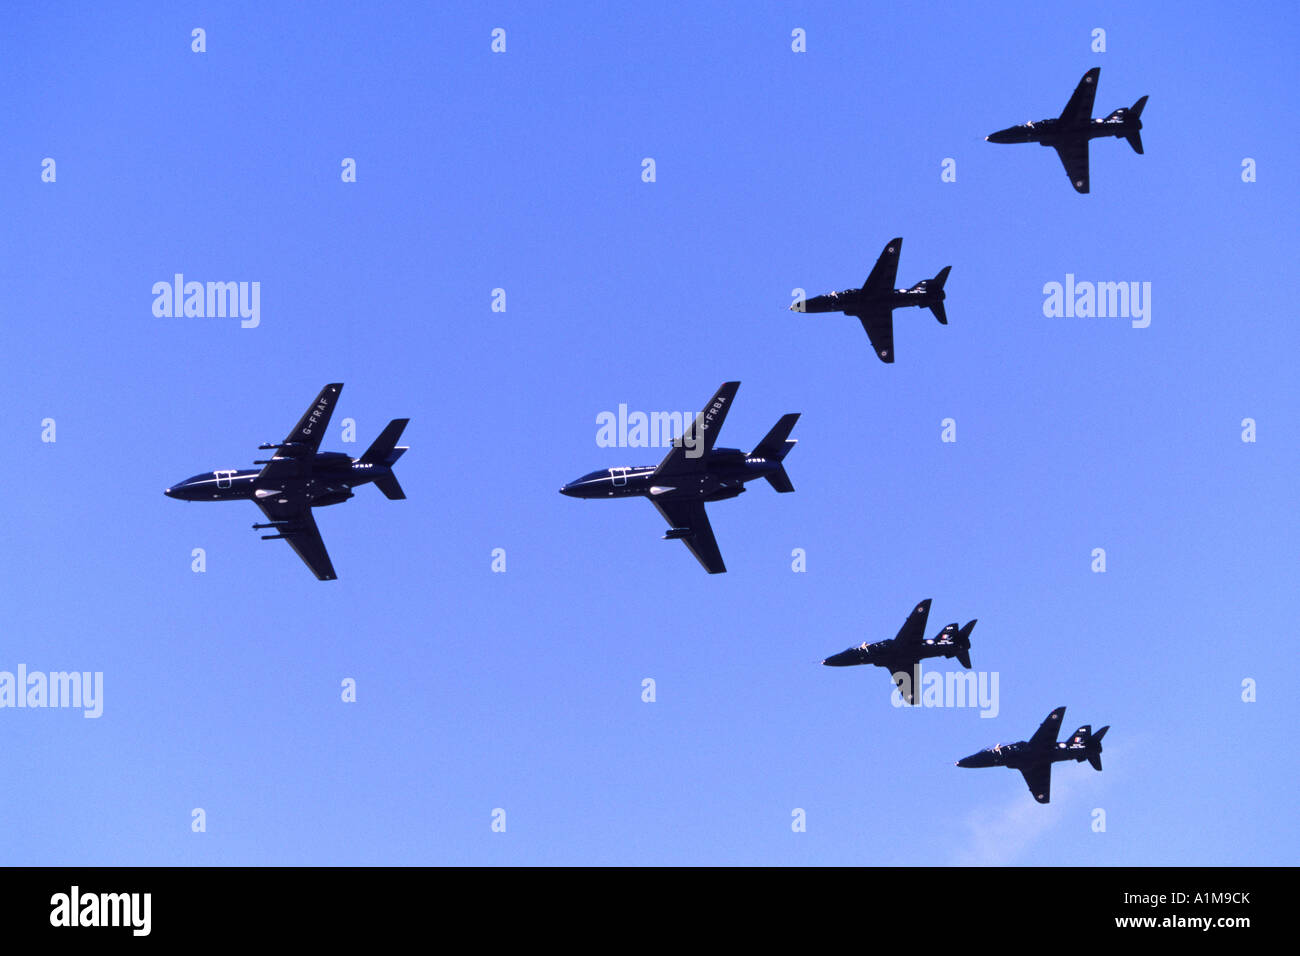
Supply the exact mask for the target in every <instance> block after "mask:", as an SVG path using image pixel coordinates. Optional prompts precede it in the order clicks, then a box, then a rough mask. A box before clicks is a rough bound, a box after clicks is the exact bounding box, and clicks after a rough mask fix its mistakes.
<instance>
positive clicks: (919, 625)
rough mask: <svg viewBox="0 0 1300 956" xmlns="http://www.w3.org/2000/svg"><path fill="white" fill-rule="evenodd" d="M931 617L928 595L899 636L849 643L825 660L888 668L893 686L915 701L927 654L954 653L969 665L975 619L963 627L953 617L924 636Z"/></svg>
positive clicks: (837, 664) (829, 664)
mask: <svg viewBox="0 0 1300 956" xmlns="http://www.w3.org/2000/svg"><path fill="white" fill-rule="evenodd" d="M929 618H930V599H929V598H926V599H925V600H924V601H922V602H921V603H920V604H918V605H917V606H916V609H915V610H913V611H912V613H911V614H910V615H909V616H908V618H907V620H906V621H904V622H903V626H902V627H901V628H899V629H898V636H897V637H894V638H893V639H892V640H888V641H877V642H876V643H874V644H867V643H863V644H860V645H859V646H857V647H850V648H849V649H848V650H847V651H841V652H840V653H838V654H836V655H835V656H834V657H828V658H826V660H824V661H822V663H823V664H825V665H826V666H827V667H851V666H853V665H854V664H875V665H876V666H877V667H883V668H885V670H887V671H889V674H890V677H891V678H892V680H893V682H894V686H895V687H897V688H898V692H899V694H900V695H901V696H902V698H903V700H905V701H907V702H908V703H909V704H911V703H913V702H914V698H915V695H916V693H917V690H918V684H919V682H918V681H917V676H918V675H917V672H916V665H917V664H919V663H920V662H921V661H923V660H925V659H926V658H927V657H955V658H957V660H958V661H960V662H961V666H962V667H965V668H967V669H968V670H969V669H970V632H971V631H973V630H975V622H974V621H971V622H969V623H968V624H967V625H966V626H965V627H960V626H959V625H958V624H957V622H956V621H953V622H952V623H951V624H949V625H948V626H947V627H945V628H944V629H943V630H942V631H940V632H939V633H938V634H936V635H935V636H934V637H932V638H928V639H927V638H926V636H925V622H926V621H927V620H929Z"/></svg>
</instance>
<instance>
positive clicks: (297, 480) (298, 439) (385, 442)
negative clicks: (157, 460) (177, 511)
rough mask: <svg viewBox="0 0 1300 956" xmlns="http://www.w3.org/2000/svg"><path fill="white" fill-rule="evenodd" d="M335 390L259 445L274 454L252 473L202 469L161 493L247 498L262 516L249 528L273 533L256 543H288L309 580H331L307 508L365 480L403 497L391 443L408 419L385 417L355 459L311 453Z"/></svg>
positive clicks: (348, 492) (338, 497) (337, 498)
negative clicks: (282, 435)
mask: <svg viewBox="0 0 1300 956" xmlns="http://www.w3.org/2000/svg"><path fill="white" fill-rule="evenodd" d="M341 391H343V385H342V383H335V384H333V385H326V386H325V387H324V388H323V389H321V393H320V394H319V395H317V396H316V401H314V402H312V404H311V407H310V408H308V409H307V412H306V414H304V415H303V416H302V419H301V420H300V421H299V422H298V424H297V425H295V426H294V427H293V431H291V432H289V437H288V438H286V439H285V440H284V441H282V442H280V443H279V444H266V445H259V446H258V448H259V449H264V450H266V449H274V450H275V454H274V455H273V456H271V457H270V458H269V459H266V460H265V461H255V462H253V464H255V465H261V466H262V467H261V469H260V470H259V469H253V470H250V471H236V470H234V469H227V470H224V471H205V472H203V473H202V474H199V475H195V476H194V477H193V478H186V479H185V480H184V481H182V482H181V483H180V484H176V485H172V486H171V487H170V488H168V489H166V490H165V491H164V492H163V494H165V495H167V496H168V497H170V498H180V499H182V500H184V501H233V500H235V499H244V498H247V499H249V500H251V501H252V502H253V503H254V504H256V505H257V506H258V507H259V508H261V509H262V512H263V514H265V515H266V517H267V518H268V519H269V521H268V522H267V523H266V524H255V525H253V528H254V529H262V528H273V529H275V531H276V532H277V533H276V534H266V535H262V540H263V541H271V540H276V539H283V540H285V541H288V542H289V546H290V547H291V548H293V550H294V551H296V552H298V557H300V558H302V559H303V561H305V562H306V564H307V567H309V568H311V569H312V572H313V573H314V574H315V575H316V577H317V578H319V579H320V580H322V581H333V580H334V579H335V577H336V575H335V574H334V565H333V564H332V563H330V556H329V553H328V552H327V551H326V550H325V542H324V541H322V540H321V536H320V531H318V530H317V528H316V520H315V519H314V518H313V517H312V514H311V509H312V508H322V507H324V506H326V505H336V504H338V503H340V502H342V501H347V500H348V499H349V498H351V497H352V495H353V492H352V489H353V488H355V487H357V486H358V485H364V484H366V483H367V482H373V483H374V485H375V487H376V488H378V489H379V490H380V491H382V492H383V493H384V495H385V496H386V497H388V498H394V499H397V498H405V497H406V493H405V492H404V491H402V486H401V485H399V484H398V483H397V476H396V475H394V474H393V464H394V463H395V462H396V461H397V459H399V458H401V457H402V453H403V452H405V451H406V447H405V446H399V445H398V444H397V442H398V439H400V438H401V437H402V430H403V429H404V428H406V423H407V422H408V421H410V419H408V418H395V419H393V420H392V421H391V422H389V423H388V425H387V426H386V427H385V428H384V430H383V431H382V432H380V433H379V437H378V438H376V439H375V441H374V444H372V445H371V446H370V447H369V448H367V449H366V452H365V454H363V455H362V456H361V457H360V458H352V457H351V456H349V455H345V454H343V453H342V452H337V451H326V452H322V451H319V450H318V449H319V448H320V443H321V439H322V438H323V437H324V435H325V429H326V427H327V426H328V425H329V421H330V416H331V415H332V414H333V413H334V406H335V405H337V404H338V400H339V392H341Z"/></svg>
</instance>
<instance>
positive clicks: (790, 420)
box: [749, 412, 799, 494]
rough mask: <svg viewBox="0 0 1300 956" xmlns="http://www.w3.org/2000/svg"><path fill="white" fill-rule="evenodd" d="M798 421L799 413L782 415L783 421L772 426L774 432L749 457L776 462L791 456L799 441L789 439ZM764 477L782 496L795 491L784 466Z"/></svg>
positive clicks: (768, 434)
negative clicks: (791, 450) (792, 449)
mask: <svg viewBox="0 0 1300 956" xmlns="http://www.w3.org/2000/svg"><path fill="white" fill-rule="evenodd" d="M798 420H799V413H798V412H792V413H790V414H789V415H782V416H781V420H780V421H778V422H777V423H776V424H775V425H773V426H772V430H771V431H770V432H768V433H767V435H766V436H765V437H764V438H763V440H762V441H761V442H759V443H758V445H757V446H756V447H755V448H754V450H753V451H752V452H750V453H749V457H750V458H766V459H767V460H768V461H776V462H782V461H784V460H785V456H786V455H788V454H790V449H791V448H793V447H794V446H795V445H796V444H797V443H798V441H797V439H794V438H790V437H789V435H790V432H791V431H792V430H793V429H794V424H795V422H797V421H798ZM764 477H766V478H767V482H768V484H770V485H771V486H772V487H773V488H775V489H776V490H777V491H779V492H781V493H782V494H785V493H787V492H791V491H794V485H792V484H791V483H790V476H789V475H787V474H786V473H785V466H784V465H781V466H780V467H779V468H778V469H777V470H776V471H775V472H773V473H772V474H770V475H765V476H764Z"/></svg>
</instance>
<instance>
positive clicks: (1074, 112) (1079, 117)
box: [1059, 66, 1101, 126]
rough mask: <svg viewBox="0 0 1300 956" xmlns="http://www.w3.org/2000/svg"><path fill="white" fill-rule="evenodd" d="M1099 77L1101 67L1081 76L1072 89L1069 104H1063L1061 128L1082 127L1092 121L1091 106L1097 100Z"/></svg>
mask: <svg viewBox="0 0 1300 956" xmlns="http://www.w3.org/2000/svg"><path fill="white" fill-rule="evenodd" d="M1099 76H1101V67H1099V66H1094V67H1093V68H1092V69H1091V70H1089V71H1088V72H1087V73H1085V74H1083V79H1081V80H1080V81H1079V85H1078V86H1076V87H1075V88H1074V93H1073V94H1072V95H1071V96H1070V102H1068V103H1066V104H1065V109H1064V110H1062V111H1061V118H1060V121H1059V122H1060V124H1061V125H1062V126H1082V125H1083V124H1084V123H1087V122H1088V121H1089V120H1091V119H1092V104H1093V101H1094V100H1095V99H1096V98H1097V78H1098V77H1099Z"/></svg>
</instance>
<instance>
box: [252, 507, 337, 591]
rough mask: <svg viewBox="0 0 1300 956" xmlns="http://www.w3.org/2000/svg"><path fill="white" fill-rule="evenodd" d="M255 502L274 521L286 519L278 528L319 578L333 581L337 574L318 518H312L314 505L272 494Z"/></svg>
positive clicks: (290, 545)
mask: <svg viewBox="0 0 1300 956" xmlns="http://www.w3.org/2000/svg"><path fill="white" fill-rule="evenodd" d="M254 501H255V502H256V504H257V506H258V507H259V508H261V509H262V513H263V514H265V515H266V516H267V517H268V518H270V519H271V520H272V521H283V522H286V524H285V525H284V526H283V527H280V528H278V529H277V530H278V531H279V533H280V534H282V535H284V540H286V541H288V542H289V547H291V548H293V550H294V551H296V552H298V557H300V558H302V560H303V562H304V563H305V564H306V565H307V567H309V568H311V570H312V573H313V574H315V575H316V577H317V578H318V579H319V580H321V581H333V580H334V579H335V578H336V577H337V575H336V574H335V573H334V565H333V563H331V561H330V556H329V552H328V551H326V550H325V542H324V541H322V540H321V536H320V531H319V530H318V529H317V527H316V519H315V518H313V517H312V513H311V507H310V506H309V505H308V504H307V503H306V502H305V501H304V500H303V499H300V498H298V499H295V498H284V497H277V496H275V495H270V496H268V497H265V498H256V499H254Z"/></svg>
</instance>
